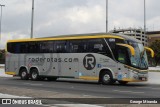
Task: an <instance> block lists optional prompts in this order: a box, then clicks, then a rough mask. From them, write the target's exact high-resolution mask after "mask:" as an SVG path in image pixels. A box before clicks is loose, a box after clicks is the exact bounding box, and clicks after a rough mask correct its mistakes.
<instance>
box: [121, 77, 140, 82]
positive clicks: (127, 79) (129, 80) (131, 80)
mask: <svg viewBox="0 0 160 107" xmlns="http://www.w3.org/2000/svg"><path fill="white" fill-rule="evenodd" d="M122 81H127V82H142V81H141V80H135V79H130V78H123V79H122Z"/></svg>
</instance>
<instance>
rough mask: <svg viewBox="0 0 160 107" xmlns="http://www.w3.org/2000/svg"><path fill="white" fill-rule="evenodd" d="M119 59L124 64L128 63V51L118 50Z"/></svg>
mask: <svg viewBox="0 0 160 107" xmlns="http://www.w3.org/2000/svg"><path fill="white" fill-rule="evenodd" d="M117 53H118V61H119V62H121V63H123V64H126V63H127V58H126V54H125V53H126V52H125V50H120V49H119V50H118V52H117Z"/></svg>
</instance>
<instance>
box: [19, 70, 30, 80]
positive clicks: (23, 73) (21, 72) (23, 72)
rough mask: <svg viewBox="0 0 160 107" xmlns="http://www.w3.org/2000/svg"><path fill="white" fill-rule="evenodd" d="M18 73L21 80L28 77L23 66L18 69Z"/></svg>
mask: <svg viewBox="0 0 160 107" xmlns="http://www.w3.org/2000/svg"><path fill="white" fill-rule="evenodd" d="M19 75H20V77H21V80H28V79H29V76H28V73H27V70H26V69H25V68H22V69H20V73H19Z"/></svg>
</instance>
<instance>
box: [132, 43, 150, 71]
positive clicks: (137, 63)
mask: <svg viewBox="0 0 160 107" xmlns="http://www.w3.org/2000/svg"><path fill="white" fill-rule="evenodd" d="M129 44H130V45H131V46H132V47H133V48H134V49H135V56H132V55H130V60H131V66H133V67H136V68H140V69H148V60H147V54H146V51H145V50H144V46H143V45H142V44H140V43H135V42H131V41H130V42H129Z"/></svg>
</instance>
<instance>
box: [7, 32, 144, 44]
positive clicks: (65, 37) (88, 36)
mask: <svg viewBox="0 0 160 107" xmlns="http://www.w3.org/2000/svg"><path fill="white" fill-rule="evenodd" d="M91 38H92V39H93V38H117V39H129V40H133V41H135V42H139V43H141V42H140V41H139V40H137V39H135V38H133V37H129V36H126V35H122V34H116V33H88V34H71V35H59V36H50V37H43V38H32V39H17V40H9V41H8V42H27V41H48V40H73V39H91Z"/></svg>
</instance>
